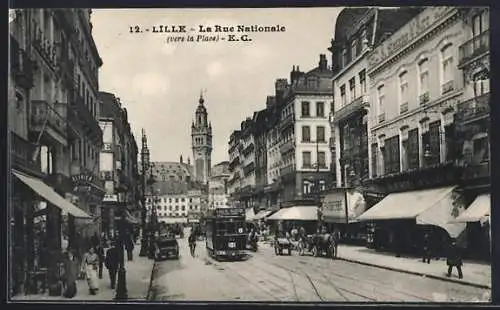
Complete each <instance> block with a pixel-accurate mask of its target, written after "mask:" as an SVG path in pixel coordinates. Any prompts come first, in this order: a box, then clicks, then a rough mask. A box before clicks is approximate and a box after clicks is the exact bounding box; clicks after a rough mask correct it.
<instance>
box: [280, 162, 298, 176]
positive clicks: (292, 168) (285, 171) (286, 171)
mask: <svg viewBox="0 0 500 310" xmlns="http://www.w3.org/2000/svg"><path fill="white" fill-rule="evenodd" d="M291 173H295V165H294V164H292V165H288V166H286V167H283V168H281V169H280V175H281V176H285V175H288V174H291Z"/></svg>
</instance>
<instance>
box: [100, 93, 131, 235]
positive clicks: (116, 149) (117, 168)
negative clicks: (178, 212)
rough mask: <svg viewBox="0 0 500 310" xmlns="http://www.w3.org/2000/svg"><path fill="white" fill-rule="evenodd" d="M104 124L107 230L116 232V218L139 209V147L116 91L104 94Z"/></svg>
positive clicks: (102, 116) (105, 222)
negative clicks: (124, 212)
mask: <svg viewBox="0 0 500 310" xmlns="http://www.w3.org/2000/svg"><path fill="white" fill-rule="evenodd" d="M100 99H101V101H100V109H101V113H100V125H101V128H102V132H103V142H104V143H103V147H102V150H101V154H100V157H101V161H100V162H101V166H100V171H101V178H102V180H103V181H104V182H105V189H106V195H105V196H104V199H103V210H102V221H103V231H104V232H105V234H107V235H115V230H116V229H117V227H116V223H115V220H114V219H115V217H116V216H119V214H121V212H122V211H125V210H126V211H127V212H132V213H134V212H135V211H137V209H138V208H139V203H138V202H139V199H140V197H139V194H138V193H139V192H138V190H139V188H138V186H139V184H140V180H139V176H138V168H137V165H138V164H137V154H138V147H137V143H136V141H135V138H134V136H133V134H132V131H131V128H130V124H129V122H128V115H127V109H125V108H123V107H122V103H121V101H120V98H118V97H116V96H115V95H114V94H111V93H107V92H101V93H100Z"/></svg>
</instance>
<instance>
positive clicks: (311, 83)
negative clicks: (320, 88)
mask: <svg viewBox="0 0 500 310" xmlns="http://www.w3.org/2000/svg"><path fill="white" fill-rule="evenodd" d="M316 84H317V83H316V78H314V77H308V78H307V88H308V89H314V88H316Z"/></svg>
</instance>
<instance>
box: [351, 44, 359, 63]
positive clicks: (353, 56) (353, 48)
mask: <svg viewBox="0 0 500 310" xmlns="http://www.w3.org/2000/svg"><path fill="white" fill-rule="evenodd" d="M357 47H358V40H356V39H354V40H353V41H352V43H351V60H354V59H356V57H357V56H358V54H357V52H358V49H357Z"/></svg>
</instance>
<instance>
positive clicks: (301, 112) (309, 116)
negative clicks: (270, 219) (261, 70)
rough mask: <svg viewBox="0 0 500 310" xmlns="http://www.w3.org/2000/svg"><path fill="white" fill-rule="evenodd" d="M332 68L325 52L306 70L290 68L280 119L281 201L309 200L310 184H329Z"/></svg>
mask: <svg viewBox="0 0 500 310" xmlns="http://www.w3.org/2000/svg"><path fill="white" fill-rule="evenodd" d="M332 76H333V74H332V71H331V70H330V68H329V67H328V66H327V60H326V56H325V55H320V60H319V63H318V67H316V68H315V69H313V70H310V71H308V72H306V73H304V72H301V71H300V70H299V68H298V67H297V68H296V69H295V67H294V68H293V71H292V72H291V79H290V80H291V82H290V84H291V85H290V86H289V88H288V92H287V94H286V96H285V99H284V103H283V108H282V109H281V116H280V122H279V130H280V136H281V141H280V145H279V148H280V153H281V167H280V176H281V184H282V189H283V191H282V196H281V197H282V201H284V202H293V201H294V200H302V199H308V198H310V197H311V194H312V193H313V186H315V185H316V184H319V187H320V190H325V189H326V186H327V184H331V180H332V174H331V173H330V169H329V165H330V162H331V154H330V149H329V145H328V141H329V138H330V130H327V128H329V118H328V116H329V113H330V106H331V102H332V100H333V96H332V84H331V79H332Z"/></svg>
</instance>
